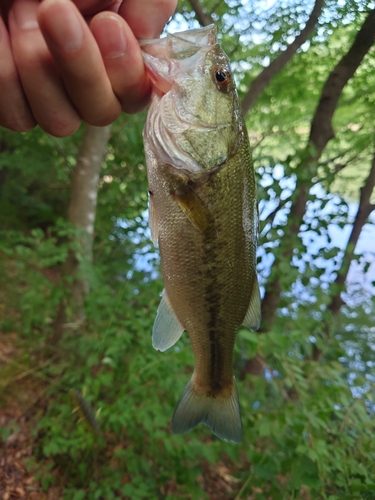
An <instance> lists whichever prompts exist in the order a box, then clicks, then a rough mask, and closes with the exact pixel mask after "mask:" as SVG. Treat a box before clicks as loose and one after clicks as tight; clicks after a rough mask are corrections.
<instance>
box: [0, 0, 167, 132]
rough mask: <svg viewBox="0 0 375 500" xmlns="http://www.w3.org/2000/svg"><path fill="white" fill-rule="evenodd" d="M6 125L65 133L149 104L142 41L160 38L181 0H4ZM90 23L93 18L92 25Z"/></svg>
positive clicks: (0, 86) (2, 111) (1, 84)
mask: <svg viewBox="0 0 375 500" xmlns="http://www.w3.org/2000/svg"><path fill="white" fill-rule="evenodd" d="M6 3H11V7H10V10H9V15H8V28H7V26H6V23H5V22H4V18H6V15H5V14H4V12H3V19H2V18H0V69H1V70H0V126H3V127H7V128H9V129H11V130H14V131H17V132H23V131H27V130H30V129H32V128H33V127H34V126H35V125H36V124H39V125H40V126H41V128H42V129H43V130H45V131H46V132H48V133H50V134H52V135H55V136H58V137H65V136H68V135H71V134H73V133H74V132H75V131H76V130H77V129H78V127H79V125H80V121H81V119H82V120H84V121H85V122H87V123H89V124H91V125H97V126H104V125H107V124H109V123H111V122H112V121H114V120H115V119H116V118H117V117H118V116H119V114H120V113H121V110H122V111H125V112H126V113H136V112H138V111H140V110H141V109H143V108H144V107H145V106H146V105H147V104H148V101H149V98H150V94H151V82H150V80H149V78H148V76H147V74H146V72H145V69H144V65H143V59H142V54H141V50H140V48H139V45H138V42H137V39H139V38H155V37H158V36H159V35H160V33H161V32H162V30H163V27H164V25H165V23H166V22H167V20H168V18H169V17H170V16H171V15H172V13H173V11H174V9H175V7H176V3H177V0H123V1H121V0H119V1H117V0H115V1H113V0H75V1H74V3H73V2H72V1H71V0H43V2H42V3H39V2H38V0H14V1H13V0H0V7H3V10H4V6H5V4H6ZM86 21H90V24H89V25H88V24H87V22H86Z"/></svg>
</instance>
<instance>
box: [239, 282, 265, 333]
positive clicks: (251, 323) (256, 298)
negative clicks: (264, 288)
mask: <svg viewBox="0 0 375 500" xmlns="http://www.w3.org/2000/svg"><path fill="white" fill-rule="evenodd" d="M260 304H261V300H260V291H259V284H258V278H257V276H256V275H255V279H254V283H253V289H252V291H251V297H250V303H249V307H248V309H247V312H246V316H245V319H244V320H243V325H244V326H247V328H250V330H252V331H253V332H255V331H256V330H258V328H259V327H260V321H261V312H260Z"/></svg>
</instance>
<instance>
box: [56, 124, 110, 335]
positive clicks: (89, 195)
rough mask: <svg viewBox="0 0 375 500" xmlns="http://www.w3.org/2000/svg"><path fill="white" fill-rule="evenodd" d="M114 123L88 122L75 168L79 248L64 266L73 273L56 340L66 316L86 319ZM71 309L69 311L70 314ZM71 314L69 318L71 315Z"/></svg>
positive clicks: (71, 214)
mask: <svg viewBox="0 0 375 500" xmlns="http://www.w3.org/2000/svg"><path fill="white" fill-rule="evenodd" d="M109 132H110V126H107V127H94V126H92V125H86V128H85V131H84V133H83V138H82V143H81V146H80V148H79V151H78V156H77V163H76V166H75V169H74V172H73V177H72V184H71V198H70V203H69V207H68V219H69V221H70V222H72V223H73V225H74V227H75V230H76V231H75V232H76V234H75V243H76V244H77V245H75V246H76V248H77V250H76V249H75V250H70V252H69V255H68V258H67V260H66V262H65V264H64V266H63V272H62V274H63V277H70V278H71V279H72V283H71V285H70V289H71V296H70V299H69V304H68V307H66V304H60V306H59V310H58V314H57V317H56V320H55V323H54V337H53V339H52V342H53V343H54V344H55V343H58V342H59V340H60V338H61V336H62V333H63V326H64V324H65V323H66V320H67V319H69V323H70V324H71V325H72V326H75V327H78V326H80V325H81V324H82V323H83V321H84V320H85V310H84V300H85V297H86V295H87V293H88V291H89V285H88V280H87V275H86V273H85V264H87V263H91V262H92V259H93V250H92V246H93V235H94V223H95V215H96V203H97V194H98V182H99V174H100V168H101V165H102V162H103V158H104V154H105V151H106V146H107V142H108V138H109ZM67 309H69V314H67ZM68 316H69V318H68Z"/></svg>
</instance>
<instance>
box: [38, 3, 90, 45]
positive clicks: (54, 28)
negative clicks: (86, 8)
mask: <svg viewBox="0 0 375 500" xmlns="http://www.w3.org/2000/svg"><path fill="white" fill-rule="evenodd" d="M47 5H48V10H49V11H48V18H47V17H46V18H45V21H44V27H45V28H46V29H47V32H48V35H49V38H50V41H51V42H52V43H53V44H55V45H57V47H58V48H60V49H61V50H63V51H64V52H76V51H77V50H79V49H80V48H81V47H82V43H83V29H82V24H81V20H80V19H79V17H78V16H79V15H80V14H79V13H78V12H77V10H76V7H75V6H74V4H73V2H71V1H70V0H48V4H47Z"/></svg>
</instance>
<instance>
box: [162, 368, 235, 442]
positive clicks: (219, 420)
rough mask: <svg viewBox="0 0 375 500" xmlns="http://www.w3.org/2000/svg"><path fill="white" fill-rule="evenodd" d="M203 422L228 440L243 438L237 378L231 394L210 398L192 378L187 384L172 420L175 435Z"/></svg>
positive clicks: (221, 437) (220, 436)
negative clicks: (199, 392)
mask: <svg viewBox="0 0 375 500" xmlns="http://www.w3.org/2000/svg"><path fill="white" fill-rule="evenodd" d="M200 422H203V423H204V424H206V425H208V427H210V428H211V429H212V430H213V432H214V434H216V436H217V437H219V438H220V439H224V440H225V441H233V442H234V443H240V442H241V441H242V422H241V415H240V405H239V402H238V393H237V385H236V381H235V379H234V377H233V388H232V391H231V393H230V395H229V396H228V397H226V398H225V397H222V396H217V397H208V396H205V395H201V394H198V393H197V392H196V391H195V390H194V384H193V382H192V380H190V382H189V383H188V385H187V386H186V387H185V389H184V392H183V393H182V396H181V399H180V401H179V402H178V405H177V407H176V410H175V412H174V415H173V419H172V432H173V434H183V433H184V432H187V431H189V430H190V429H192V428H193V427H195V426H196V425H198V424H199V423H200Z"/></svg>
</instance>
